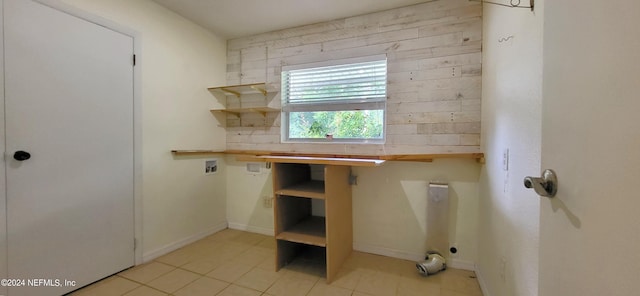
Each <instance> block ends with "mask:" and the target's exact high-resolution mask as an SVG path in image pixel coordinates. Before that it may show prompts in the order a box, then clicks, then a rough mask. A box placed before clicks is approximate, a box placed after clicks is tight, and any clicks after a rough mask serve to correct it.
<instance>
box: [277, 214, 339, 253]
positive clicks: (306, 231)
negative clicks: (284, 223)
mask: <svg viewBox="0 0 640 296" xmlns="http://www.w3.org/2000/svg"><path fill="white" fill-rule="evenodd" d="M276 239H279V240H286V241H290V242H294V243H302V244H307V245H314V246H318V247H326V246H327V239H326V231H325V218H324V217H316V216H310V217H309V218H307V219H304V220H302V221H300V222H299V223H298V224H296V225H294V226H292V227H290V228H288V229H286V230H285V231H283V232H281V233H280V234H278V235H277V236H276Z"/></svg>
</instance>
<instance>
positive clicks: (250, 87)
mask: <svg viewBox="0 0 640 296" xmlns="http://www.w3.org/2000/svg"><path fill="white" fill-rule="evenodd" d="M208 90H209V91H217V92H222V93H224V94H225V95H234V96H236V97H241V96H242V95H243V94H262V95H263V96H266V95H267V93H269V91H267V84H266V83H264V82H261V83H251V84H238V85H227V86H216V87H210V88H208Z"/></svg>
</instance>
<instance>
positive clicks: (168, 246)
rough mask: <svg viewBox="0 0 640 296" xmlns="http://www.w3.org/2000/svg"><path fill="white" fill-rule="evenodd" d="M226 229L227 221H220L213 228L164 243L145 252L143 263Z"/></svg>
mask: <svg viewBox="0 0 640 296" xmlns="http://www.w3.org/2000/svg"><path fill="white" fill-rule="evenodd" d="M224 229H227V223H226V222H224V223H220V224H218V225H216V226H214V227H212V228H210V229H208V230H206V231H203V232H200V233H197V234H195V235H192V236H190V237H186V238H183V239H181V240H178V241H175V242H172V243H169V244H166V245H164V246H162V247H160V248H157V249H155V250H151V251H149V252H145V253H143V254H142V262H143V263H146V262H149V261H151V260H153V259H156V258H158V257H160V256H162V255H165V254H168V253H170V252H173V251H175V250H177V249H180V248H182V247H184V246H186V245H188V244H190V243H193V242H196V241H198V240H201V239H203V238H205V237H207V236H209V235H212V234H214V233H216V232H218V231H221V230H224Z"/></svg>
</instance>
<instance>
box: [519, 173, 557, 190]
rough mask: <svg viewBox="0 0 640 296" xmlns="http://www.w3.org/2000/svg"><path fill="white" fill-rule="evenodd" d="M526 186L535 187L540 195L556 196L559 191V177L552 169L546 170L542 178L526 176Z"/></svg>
mask: <svg viewBox="0 0 640 296" xmlns="http://www.w3.org/2000/svg"><path fill="white" fill-rule="evenodd" d="M524 187H527V188H533V190H535V191H536V193H538V195H540V196H546V197H554V196H555V195H556V192H558V177H557V176H556V173H555V172H554V171H552V170H544V172H543V173H542V177H541V178H534V177H525V178H524Z"/></svg>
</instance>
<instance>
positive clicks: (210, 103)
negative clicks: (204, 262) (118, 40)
mask: <svg viewBox="0 0 640 296" xmlns="http://www.w3.org/2000/svg"><path fill="white" fill-rule="evenodd" d="M64 2H65V3H68V4H70V5H72V6H75V7H77V8H79V9H82V10H85V11H87V12H89V13H92V14H96V15H99V16H101V17H104V18H106V19H109V20H111V21H114V22H116V23H119V24H121V25H123V26H126V27H129V28H131V29H133V30H136V31H137V32H139V34H140V37H141V42H140V44H141V55H140V56H139V57H138V62H139V63H138V66H137V67H139V68H138V70H141V71H142V83H141V87H142V90H141V93H142V134H143V140H142V146H143V147H142V154H143V184H142V195H143V219H142V221H143V227H144V228H143V242H142V246H143V253H144V254H143V256H144V259H145V260H148V259H151V258H152V257H154V256H157V255H160V254H162V253H163V252H166V251H168V250H170V249H171V248H175V247H177V246H179V245H180V244H181V243H184V242H185V241H186V240H189V239H192V238H195V237H198V236H202V235H205V234H207V233H210V232H211V231H214V230H217V229H220V228H221V227H225V225H226V224H225V221H226V213H225V203H226V199H225V192H226V179H225V178H226V173H225V165H224V158H223V157H221V158H219V160H220V164H219V172H218V174H215V175H210V176H205V175H204V174H203V168H204V159H203V158H199V157H194V158H192V157H177V158H174V157H173V156H172V154H171V153H170V150H171V149H224V148H225V145H226V140H225V131H224V129H223V128H222V127H220V123H219V122H217V121H216V119H215V118H214V117H213V116H211V114H210V113H209V109H210V108H212V107H214V106H216V104H218V103H217V100H215V98H214V97H213V96H212V95H211V94H210V93H209V92H208V91H207V89H206V88H207V87H210V86H214V85H221V84H224V82H225V80H226V77H225V68H226V42H225V41H224V40H222V39H220V38H218V37H216V36H214V35H212V34H211V33H210V32H208V31H206V30H204V29H203V28H201V27H199V26H197V25H195V24H193V23H192V22H190V21H188V20H186V19H184V18H182V17H180V16H178V15H177V14H175V13H173V12H171V11H169V10H167V9H165V8H163V7H161V6H159V5H157V4H156V3H154V2H152V1H150V0H136V1H127V0H91V1H87V0H64ZM216 107H219V106H216Z"/></svg>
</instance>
